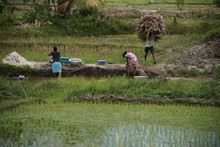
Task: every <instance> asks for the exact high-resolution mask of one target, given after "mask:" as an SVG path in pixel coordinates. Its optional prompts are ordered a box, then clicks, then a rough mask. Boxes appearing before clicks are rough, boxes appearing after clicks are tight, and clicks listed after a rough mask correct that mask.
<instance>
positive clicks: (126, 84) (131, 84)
mask: <svg viewBox="0 0 220 147" xmlns="http://www.w3.org/2000/svg"><path fill="white" fill-rule="evenodd" d="M0 88H1V93H0V96H1V103H2V104H3V105H4V101H7V100H13V99H15V100H16V99H17V100H19V99H22V98H25V93H26V95H27V96H28V97H29V98H40V99H43V100H45V101H47V100H49V101H50V100H51V101H64V100H66V99H67V98H68V97H73V96H125V97H133V98H148V97H157V96H160V97H168V98H173V99H175V98H187V97H195V98H205V99H217V100H219V98H220V91H219V88H220V82H218V81H214V80H206V81H199V80H198V81H197V80H195V81H194V80H192V81H186V80H184V79H182V80H181V79H180V80H167V79H166V78H163V77H159V78H156V79H142V80H139V79H127V78H126V77H109V78H100V79H96V78H83V77H70V78H62V79H61V80H56V79H53V78H52V79H50V78H48V79H40V78H39V79H31V78H30V79H28V77H27V81H24V82H15V81H13V80H12V79H5V78H1V84H0ZM22 88H23V89H24V90H23V89H22ZM24 91H25V93H24Z"/></svg>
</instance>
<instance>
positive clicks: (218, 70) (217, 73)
mask: <svg viewBox="0 0 220 147" xmlns="http://www.w3.org/2000/svg"><path fill="white" fill-rule="evenodd" d="M213 76H214V78H215V79H220V65H218V66H216V67H215V68H214V70H213Z"/></svg>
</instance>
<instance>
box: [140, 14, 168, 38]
mask: <svg viewBox="0 0 220 147" xmlns="http://www.w3.org/2000/svg"><path fill="white" fill-rule="evenodd" d="M136 33H137V36H138V38H139V39H140V40H142V41H143V42H146V40H151V39H152V38H153V39H154V41H156V42H157V41H159V40H160V39H161V38H162V36H163V35H164V34H165V24H164V21H163V17H162V16H160V15H158V14H154V15H145V16H143V17H141V20H140V21H139V22H138V24H137V27H136Z"/></svg>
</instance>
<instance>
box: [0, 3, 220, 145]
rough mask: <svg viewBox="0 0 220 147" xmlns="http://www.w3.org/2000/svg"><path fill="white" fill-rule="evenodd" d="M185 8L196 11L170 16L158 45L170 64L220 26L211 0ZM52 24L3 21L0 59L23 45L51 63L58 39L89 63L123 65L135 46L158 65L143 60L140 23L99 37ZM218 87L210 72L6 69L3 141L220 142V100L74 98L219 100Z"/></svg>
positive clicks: (0, 116) (1, 97) (162, 6)
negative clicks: (90, 73)
mask: <svg viewBox="0 0 220 147" xmlns="http://www.w3.org/2000/svg"><path fill="white" fill-rule="evenodd" d="M104 7H112V8H113V7H118V8H120V7H121V8H123V9H124V8H125V7H128V8H143V9H149V10H160V11H159V12H160V13H163V14H166V13H167V11H176V10H178V11H179V9H178V8H177V5H176V1H175V0H154V4H152V5H149V4H148V1H144V0H136V1H131V0H108V1H107V3H106V5H105V6H104ZM184 10H187V11H189V15H188V16H187V17H186V18H178V20H177V24H174V23H173V18H172V17H170V16H166V15H165V17H164V18H165V23H166V27H167V34H166V35H165V36H164V37H163V39H162V40H161V41H160V42H159V43H157V44H156V45H155V51H156V53H155V55H156V59H157V63H169V62H170V61H171V60H172V59H173V58H175V57H179V56H181V54H182V53H184V51H185V50H186V49H188V48H190V47H192V46H196V45H201V44H203V43H205V41H206V38H207V36H208V35H209V34H210V32H211V31H212V30H214V29H215V28H219V27H220V26H219V24H220V22H219V20H218V19H215V14H213V13H215V12H216V13H217V12H219V8H216V7H215V6H214V5H213V1H211V0H185V6H184ZM200 10H201V11H200ZM200 12H202V13H203V12H209V13H208V15H207V18H203V17H200V16H199V15H200ZM198 16H199V17H198ZM2 18H4V17H2V16H1V20H0V21H2V20H3V19H2ZM62 21H65V19H62ZM125 21H126V23H127V26H130V27H133V28H134V27H135V25H136V22H137V21H138V19H137V18H132V19H127V20H126V19H125ZM71 23H72V22H71ZM73 23H74V22H73ZM86 25H88V24H86ZM86 25H85V26H86ZM113 25H116V24H113ZM63 27H65V25H64V24H63ZM68 27H69V26H67V29H69V30H71V28H68ZM51 28H52V27H45V26H42V28H33V29H32V28H19V27H11V28H8V27H7V26H1V27H0V32H1V33H0V34H1V35H0V38H1V39H0V60H2V59H4V58H5V56H6V55H8V54H9V53H11V52H13V51H16V52H18V53H19V54H20V55H21V56H23V57H25V58H26V59H27V60H29V61H39V62H44V61H47V60H48V55H47V54H48V52H49V51H50V50H51V47H52V46H54V45H56V46H57V47H58V49H59V50H60V51H61V55H62V56H67V57H70V58H80V59H82V61H83V62H84V63H97V60H99V59H104V60H107V61H108V62H110V63H121V64H123V63H125V60H124V59H123V58H122V56H121V54H122V52H123V51H125V50H129V51H132V52H134V53H135V54H136V55H137V57H138V58H139V62H140V64H141V67H142V68H143V69H146V68H147V67H149V66H151V65H152V59H151V56H149V58H148V60H147V61H144V43H143V42H140V40H138V38H137V35H136V34H135V30H134V29H133V32H132V33H126V32H124V33H121V34H115V35H112V34H111V35H99V36H93V35H89V36H77V35H76V36H74V35H60V34H59V35H57V34H56V33H55V35H50V34H49V35H48V34H46V33H45V32H44V30H50V29H51ZM52 29H54V28H52ZM116 30H117V27H116ZM56 31H57V30H56ZM119 32H120V31H119ZM1 70H2V69H1ZM8 75H10V73H9V74H8ZM219 89H220V82H219V81H218V80H215V79H207V78H204V77H198V78H197V79H193V80H191V79H188V80H186V79H179V80H167V78H166V77H162V76H160V77H157V78H154V79H142V80H140V79H128V78H126V77H125V76H119V77H99V78H97V77H80V76H79V77H62V78H61V79H59V80H58V79H55V78H52V77H31V76H27V77H26V80H25V81H23V82H15V81H13V80H12V77H10V76H6V77H4V76H1V77H0V146H2V147H17V146H24V147H27V146H29V147H39V146H45V147H48V146H50V147H58V146H59V147H60V146H64V147H66V146H67V147H68V146H71V147H72V146H76V147H171V146H172V147H220V108H219V107H214V106H210V105H205V104H204V105H189V104H163V105H157V104H144V103H129V102H119V103H111V102H94V101H93V102H88V101H87V102H72V101H70V100H69V99H70V98H72V97H99V96H102V97H105V96H106V97H111V96H114V97H121V98H123V97H131V98H134V99H135V98H149V97H150V98H154V99H157V98H158V97H160V98H170V99H175V98H186V99H187V98H195V99H201V101H202V99H205V100H210V101H212V100H219V99H220V90H219Z"/></svg>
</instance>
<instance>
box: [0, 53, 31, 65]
mask: <svg viewBox="0 0 220 147" xmlns="http://www.w3.org/2000/svg"><path fill="white" fill-rule="evenodd" d="M3 63H5V64H10V65H16V66H24V65H31V63H30V62H29V61H27V60H26V59H25V58H24V57H22V56H20V55H19V54H18V53H17V52H15V51H14V52H12V53H10V54H9V55H7V56H6V57H5V58H4V59H3Z"/></svg>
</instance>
